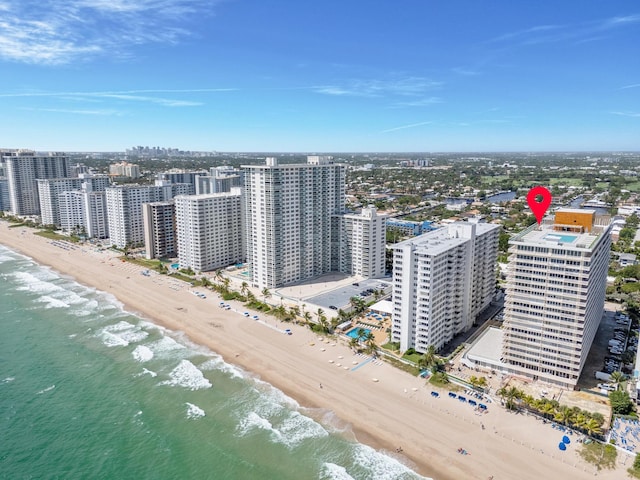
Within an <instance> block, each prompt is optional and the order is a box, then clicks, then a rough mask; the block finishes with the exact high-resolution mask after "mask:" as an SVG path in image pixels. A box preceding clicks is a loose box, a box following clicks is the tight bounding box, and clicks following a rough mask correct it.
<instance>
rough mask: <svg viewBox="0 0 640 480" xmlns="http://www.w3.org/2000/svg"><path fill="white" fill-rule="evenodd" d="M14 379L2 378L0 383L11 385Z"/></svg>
mask: <svg viewBox="0 0 640 480" xmlns="http://www.w3.org/2000/svg"><path fill="white" fill-rule="evenodd" d="M15 379H16V377H7V378H3V379H2V381H1V382H0V383H11V382H13V381H14V380H15Z"/></svg>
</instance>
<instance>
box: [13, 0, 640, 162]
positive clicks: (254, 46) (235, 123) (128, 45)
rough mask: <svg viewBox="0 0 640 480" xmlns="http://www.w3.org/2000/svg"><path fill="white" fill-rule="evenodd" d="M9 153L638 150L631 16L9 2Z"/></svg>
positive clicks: (227, 0) (425, 0) (415, 2)
mask: <svg viewBox="0 0 640 480" xmlns="http://www.w3.org/2000/svg"><path fill="white" fill-rule="evenodd" d="M0 110H1V111H2V115H1V116H0V148H1V147H5V148H32V149H36V150H65V151H122V150H124V149H126V148H129V147H131V146H134V145H148V146H165V147H176V148H181V149H191V150H218V151H300V152H346V151H354V152H358V151H367V152H392V151H400V152H410V151H411V152H417V151H419V152H429V151H434V152H435V151H552V150H553V151H558V150H583V151H584V150H640V2H637V1H636V0H627V1H616V0H610V1H605V0H589V1H585V0H563V1H552V0H538V1H529V0H522V1H514V0H509V1H503V0H494V1H489V0H486V1H478V0H464V1H463V0H448V1H436V0H395V1H391V0H389V1H383V0H335V1H334V0H313V1H311V0H309V1H306V0H268V1H267V0H0Z"/></svg>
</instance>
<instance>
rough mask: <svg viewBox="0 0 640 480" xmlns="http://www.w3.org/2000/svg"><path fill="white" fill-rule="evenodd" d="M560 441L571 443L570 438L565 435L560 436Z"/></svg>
mask: <svg viewBox="0 0 640 480" xmlns="http://www.w3.org/2000/svg"><path fill="white" fill-rule="evenodd" d="M562 443H566V444H567V445H569V444H570V443H571V440H569V437H567V436H566V435H565V436H564V437H562Z"/></svg>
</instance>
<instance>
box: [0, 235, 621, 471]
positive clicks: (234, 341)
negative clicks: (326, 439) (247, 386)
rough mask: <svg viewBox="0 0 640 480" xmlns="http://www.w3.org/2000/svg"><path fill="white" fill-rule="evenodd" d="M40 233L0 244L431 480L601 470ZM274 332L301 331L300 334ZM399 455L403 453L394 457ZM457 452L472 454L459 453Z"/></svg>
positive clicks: (495, 417)
mask: <svg viewBox="0 0 640 480" xmlns="http://www.w3.org/2000/svg"><path fill="white" fill-rule="evenodd" d="M34 232H35V230H32V229H28V228H23V227H19V228H9V227H8V223H6V222H0V244H3V245H6V246H8V247H10V248H12V249H14V250H16V251H19V252H21V253H23V254H25V255H27V256H29V257H31V258H33V259H34V260H35V261H37V262H38V263H40V264H43V265H47V266H50V267H52V268H53V269H55V270H56V271H58V272H60V273H63V274H66V275H70V276H72V277H73V278H74V279H75V280H77V281H78V282H80V283H82V284H84V285H88V286H92V287H95V288H97V289H99V290H102V291H105V292H109V293H111V294H113V295H114V296H115V297H116V298H118V299H119V300H120V301H121V302H122V303H123V304H124V305H125V308H126V309H127V310H129V311H131V312H134V313H137V314H139V315H141V316H143V317H145V318H146V319H148V320H151V321H153V322H155V323H157V324H160V325H163V326H165V327H167V328H169V329H171V330H174V331H182V332H184V333H185V334H186V335H187V336H188V337H189V338H190V339H191V340H192V341H193V342H195V343H198V344H201V345H205V346H207V347H208V348H210V349H211V350H213V351H215V352H217V353H219V354H221V355H222V356H223V357H224V359H225V360H226V361H227V362H229V363H232V364H235V365H238V366H241V367H242V368H244V369H245V370H247V371H250V372H252V373H254V374H255V375H256V376H258V377H259V378H261V379H262V380H265V381H267V382H269V383H271V384H272V385H274V386H276V387H277V388H279V389H281V390H283V391H284V392H285V393H286V394H287V395H289V396H291V397H292V398H294V399H296V400H297V401H298V402H299V403H300V405H301V406H302V407H310V408H312V409H313V410H310V412H311V415H312V416H313V415H315V416H316V417H318V419H319V420H321V421H322V420H323V419H324V421H326V419H327V418H329V417H331V418H334V420H332V421H334V422H338V423H339V424H348V425H349V426H350V431H352V432H353V434H354V435H355V437H356V438H357V440H358V441H360V442H363V443H366V444H369V445H371V446H373V447H374V448H377V449H381V450H384V451H385V452H387V453H389V455H391V456H395V457H397V458H398V459H399V460H401V461H402V462H404V463H406V464H407V465H410V466H411V467H412V468H414V469H415V470H416V471H418V472H419V473H421V474H422V475H425V476H428V477H432V478H434V479H436V480H454V479H485V480H486V479H487V478H489V477H490V476H493V479H494V480H499V479H516V478H517V479H520V480H524V479H539V478H560V479H583V478H584V479H586V478H593V476H594V472H595V469H594V467H593V466H592V465H589V464H587V463H586V462H584V461H583V460H582V459H580V457H579V456H578V454H577V448H578V444H577V443H576V441H575V440H576V437H575V436H573V437H572V440H573V441H572V443H571V445H570V446H569V448H568V450H567V451H566V452H560V451H559V450H558V443H559V442H560V440H561V438H562V434H561V433H560V432H558V431H557V430H554V429H552V428H551V426H550V425H548V424H543V423H542V422H540V421H539V420H537V419H535V418H533V417H529V416H524V415H516V414H513V413H509V412H507V411H506V410H504V409H503V408H502V407H500V406H499V405H498V404H496V403H489V404H488V407H489V408H488V413H486V414H478V413H477V412H475V411H474V410H473V408H472V407H471V406H469V405H468V404H463V403H461V402H459V401H458V400H453V399H451V398H449V397H448V395H447V393H446V391H440V396H439V397H438V398H434V397H433V396H432V395H431V391H433V390H437V389H434V388H433V387H431V386H430V385H427V384H426V382H425V381H424V380H422V379H419V378H416V377H413V376H411V375H409V374H407V373H405V372H402V371H399V370H397V369H395V368H393V367H392V366H390V365H388V364H386V363H383V362H371V361H370V362H368V363H366V364H364V365H362V366H361V367H359V368H357V369H356V370H352V368H354V367H357V366H358V365H360V364H362V363H364V362H365V361H366V357H362V356H357V355H355V354H354V353H353V352H352V351H351V350H350V349H349V348H348V347H347V346H346V342H343V341H338V342H336V341H329V342H328V343H326V341H323V339H322V338H320V337H318V336H317V335H316V334H314V333H312V332H311V331H310V330H308V329H307V328H306V327H302V326H296V325H290V324H287V325H284V324H280V325H276V323H277V322H276V320H275V319H274V318H273V317H268V316H264V315H260V314H258V315H260V317H261V318H260V319H261V321H263V322H264V323H262V322H256V321H254V320H252V319H250V318H246V317H245V316H244V315H243V312H244V311H246V308H245V307H244V306H243V305H242V304H239V303H234V302H229V303H231V305H232V306H233V308H234V309H235V310H231V311H226V310H223V309H221V308H220V307H219V303H220V298H219V297H218V296H217V294H215V293H214V292H210V291H208V290H206V291H205V290H204V289H202V288H200V289H198V290H200V291H205V292H206V294H207V298H206V299H202V298H199V297H197V296H195V295H193V293H192V292H191V291H190V288H189V285H187V284H185V283H183V282H180V281H178V280H174V279H171V278H170V277H167V276H162V275H158V274H156V273H155V272H151V274H150V276H144V275H141V271H142V270H143V269H142V268H139V267H137V266H135V265H132V264H129V263H123V262H121V261H120V260H118V259H117V257H116V255H115V254H114V252H111V251H105V252H97V251H96V249H95V248H94V247H90V246H88V245H86V246H79V247H76V248H75V249H69V250H65V249H63V248H61V247H59V246H56V245H55V242H52V241H51V240H48V239H45V238H43V237H40V236H36V235H34ZM254 313H257V312H251V314H252V315H253V314H254ZM270 327H271V328H270ZM274 327H280V328H291V329H292V330H293V335H285V334H283V333H281V332H280V331H278V330H277V329H276V328H274ZM354 362H358V363H357V364H356V363H354ZM338 364H340V366H338ZM345 367H347V368H346V369H345ZM374 379H375V381H374ZM320 385H322V387H321V386H320ZM323 412H333V414H334V415H329V416H327V415H323ZM336 417H337V419H336ZM483 425H484V428H482V426H483ZM397 447H402V450H403V452H402V454H397V453H396V452H395V451H396V448H397ZM459 448H463V449H465V450H466V451H467V452H468V453H469V454H468V455H462V454H460V453H458V449H459ZM620 457H624V455H623V454H619V460H620V461H622V460H623V458H620ZM631 463H632V462H631V459H627V460H626V464H627V465H630V464H631ZM623 468H624V467H623V466H621V465H619V466H618V468H617V469H616V470H615V471H607V470H603V471H600V472H598V477H599V478H605V479H606V478H611V479H613V478H621V475H625V474H626V472H625V471H624V470H623Z"/></svg>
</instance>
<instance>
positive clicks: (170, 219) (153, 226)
mask: <svg viewBox="0 0 640 480" xmlns="http://www.w3.org/2000/svg"><path fill="white" fill-rule="evenodd" d="M142 218H143V221H144V247H145V252H146V254H145V256H146V257H147V258H149V259H151V258H173V257H176V256H177V254H178V249H177V242H176V207H175V204H174V202H173V200H172V201H168V202H154V203H145V204H143V205H142Z"/></svg>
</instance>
